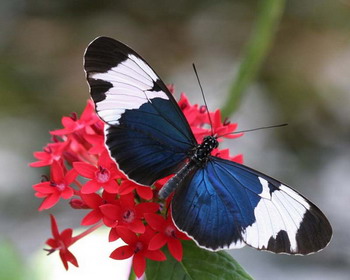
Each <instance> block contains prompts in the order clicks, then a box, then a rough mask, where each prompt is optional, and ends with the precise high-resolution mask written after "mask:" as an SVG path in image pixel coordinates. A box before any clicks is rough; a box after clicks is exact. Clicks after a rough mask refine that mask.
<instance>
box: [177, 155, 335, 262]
mask: <svg viewBox="0 0 350 280" xmlns="http://www.w3.org/2000/svg"><path fill="white" fill-rule="evenodd" d="M172 210H173V220H174V223H175V224H176V226H177V227H178V228H179V229H180V230H182V231H184V232H186V233H187V234H188V235H189V236H191V237H193V239H194V240H195V241H196V242H197V244H198V245H199V246H202V247H204V248H206V249H209V250H214V251H215V250H220V249H227V248H239V247H242V246H243V245H244V244H247V245H249V246H251V247H254V248H256V249H259V250H267V251H271V252H274V253H287V254H302V255H306V254H310V253H313V252H317V251H319V250H321V249H322V248H324V247H325V246H326V245H327V244H328V243H329V241H330V239H331V236H332V228H331V226H330V224H329V222H328V220H327V218H326V217H325V216H324V214H323V213H322V212H321V211H320V210H319V209H318V208H317V207H316V206H315V205H314V204H313V203H312V202H310V201H309V200H308V199H306V198H305V197H303V196H302V195H301V194H299V193H298V192H296V191H295V190H293V189H291V188H290V187H288V186H286V185H284V184H282V183H281V182H279V181H277V180H275V179H273V178H271V177H269V176H267V175H265V174H262V173H260V172H258V171H255V170H253V169H251V168H248V167H246V166H244V165H241V164H238V163H235V162H232V161H228V160H225V159H221V158H218V157H209V160H208V163H207V165H206V166H205V168H199V169H198V170H195V171H193V172H191V173H190V174H189V175H188V176H187V177H186V178H184V180H183V181H182V183H181V184H180V186H179V188H178V190H176V191H175V195H174V198H173V201H172Z"/></svg>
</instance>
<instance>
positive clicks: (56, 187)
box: [33, 161, 78, 211]
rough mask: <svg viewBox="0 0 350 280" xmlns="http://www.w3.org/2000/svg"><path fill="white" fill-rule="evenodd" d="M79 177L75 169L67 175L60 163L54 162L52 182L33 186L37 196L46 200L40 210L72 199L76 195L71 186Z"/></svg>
mask: <svg viewBox="0 0 350 280" xmlns="http://www.w3.org/2000/svg"><path fill="white" fill-rule="evenodd" d="M77 175H78V174H77V173H76V171H75V170H74V169H72V170H70V171H68V172H67V173H66V174H65V173H64V170H63V167H62V165H61V164H60V163H59V162H58V161H54V162H53V163H52V166H51V176H50V181H47V182H43V183H39V184H36V185H34V186H33V189H34V190H35V191H36V193H35V196H36V197H40V198H45V199H44V201H43V202H42V203H41V205H40V207H39V210H40V211H41V210H44V209H49V208H51V207H52V206H54V205H55V204H56V203H57V202H58V201H59V199H60V198H63V199H69V198H71V197H72V196H73V194H74V190H73V189H72V188H71V187H70V186H69V185H70V184H71V183H72V182H73V181H74V179H75V177H76V176H77Z"/></svg>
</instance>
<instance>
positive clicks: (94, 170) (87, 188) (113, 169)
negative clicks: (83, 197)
mask: <svg viewBox="0 0 350 280" xmlns="http://www.w3.org/2000/svg"><path fill="white" fill-rule="evenodd" d="M73 167H74V169H75V170H76V171H77V172H78V173H79V174H80V175H81V176H83V177H86V178H89V179H91V180H90V181H88V182H87V183H85V184H84V185H83V187H82V189H81V192H82V193H85V194H87V193H94V192H96V191H98V190H99V189H100V188H101V187H102V188H104V189H105V190H106V191H107V192H109V193H118V188H119V185H118V183H117V181H116V179H117V178H119V177H118V176H119V174H120V172H119V171H118V169H117V166H116V164H115V162H113V161H112V160H111V158H110V157H109V154H108V152H107V151H104V152H103V153H102V154H101V156H100V158H99V160H98V162H97V167H96V166H94V165H92V164H89V163H86V162H74V163H73Z"/></svg>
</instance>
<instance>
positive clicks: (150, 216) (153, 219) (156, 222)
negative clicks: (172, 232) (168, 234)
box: [144, 213, 166, 231]
mask: <svg viewBox="0 0 350 280" xmlns="http://www.w3.org/2000/svg"><path fill="white" fill-rule="evenodd" d="M144 217H145V219H146V221H147V223H148V224H149V225H150V226H151V227H152V228H153V229H154V230H158V231H162V230H163V228H164V226H165V224H166V221H165V219H164V218H163V217H162V216H160V215H157V214H154V213H145V214H144Z"/></svg>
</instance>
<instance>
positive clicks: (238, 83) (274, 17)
mask: <svg viewBox="0 0 350 280" xmlns="http://www.w3.org/2000/svg"><path fill="white" fill-rule="evenodd" d="M260 5H261V6H260V9H259V11H258V16H257V20H256V23H255V26H254V27H253V31H252V34H251V37H250V40H249V42H248V44H247V46H246V48H245V50H244V55H243V58H242V62H241V64H240V66H239V69H238V73H237V75H236V78H235V79H234V80H233V82H232V84H231V88H230V92H229V95H228V98H227V100H225V102H224V106H223V107H222V116H223V117H229V116H230V115H231V114H232V113H233V112H234V111H235V110H236V109H237V108H238V106H239V104H240V101H241V99H242V97H243V94H244V93H245V90H246V89H247V87H248V86H249V84H250V83H251V82H252V81H253V80H254V78H255V76H256V74H257V72H258V71H259V70H260V68H261V65H262V63H263V62H264V59H265V57H266V56H267V54H268V52H269V50H270V47H271V45H272V42H273V40H274V37H275V34H276V31H277V27H278V25H279V22H280V19H281V17H282V13H283V10H284V5H285V0H264V1H260Z"/></svg>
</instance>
